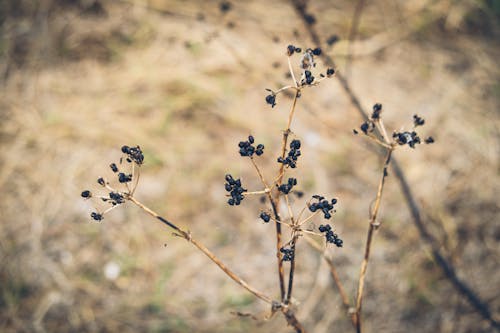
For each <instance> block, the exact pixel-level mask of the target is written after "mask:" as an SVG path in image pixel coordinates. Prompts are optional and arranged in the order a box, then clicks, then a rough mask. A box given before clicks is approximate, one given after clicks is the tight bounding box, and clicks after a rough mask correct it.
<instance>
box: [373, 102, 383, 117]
mask: <svg viewBox="0 0 500 333" xmlns="http://www.w3.org/2000/svg"><path fill="white" fill-rule="evenodd" d="M381 112H382V104H380V103H377V104H375V105H374V106H373V113H372V119H373V120H379V119H380V113H381Z"/></svg>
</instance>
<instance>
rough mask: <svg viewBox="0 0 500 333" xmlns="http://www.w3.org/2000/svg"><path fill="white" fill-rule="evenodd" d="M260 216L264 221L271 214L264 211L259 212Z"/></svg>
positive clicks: (267, 219) (267, 220)
mask: <svg viewBox="0 0 500 333" xmlns="http://www.w3.org/2000/svg"><path fill="white" fill-rule="evenodd" d="M260 218H261V219H262V220H263V221H264V222H266V223H267V222H269V221H270V220H271V215H269V214H268V213H266V212H262V213H260Z"/></svg>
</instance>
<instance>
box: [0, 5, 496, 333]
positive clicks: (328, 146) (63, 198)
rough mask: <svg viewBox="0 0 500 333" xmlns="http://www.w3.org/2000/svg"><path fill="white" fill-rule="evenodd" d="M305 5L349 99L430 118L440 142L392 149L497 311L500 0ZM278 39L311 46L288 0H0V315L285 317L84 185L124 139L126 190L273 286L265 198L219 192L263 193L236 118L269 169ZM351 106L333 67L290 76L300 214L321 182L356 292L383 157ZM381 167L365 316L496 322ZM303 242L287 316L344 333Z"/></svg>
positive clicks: (434, 223) (284, 104) (205, 325)
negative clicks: (296, 85) (131, 174)
mask: <svg viewBox="0 0 500 333" xmlns="http://www.w3.org/2000/svg"><path fill="white" fill-rule="evenodd" d="M356 6H358V8H361V9H360V10H358V16H357V18H356V15H354V13H355V12H356ZM309 12H310V13H312V14H313V15H314V17H315V20H316V23H315V24H314V26H315V28H316V29H317V30H318V32H319V34H320V38H321V40H322V42H323V43H324V45H325V47H324V48H323V51H324V52H327V53H328V54H329V55H331V56H332V57H333V58H334V59H335V61H336V62H337V65H338V68H337V70H338V71H340V72H342V73H343V74H344V75H345V76H346V77H347V78H348V80H349V82H350V84H351V85H352V88H353V90H354V92H355V93H356V94H357V95H358V96H359V97H360V100H361V103H362V105H363V107H365V108H367V109H371V106H372V105H373V104H375V103H377V102H378V103H382V104H383V107H384V114H383V116H384V119H385V124H386V126H387V127H388V129H389V131H392V130H400V129H402V128H406V129H408V128H410V127H411V123H412V116H413V114H415V113H417V114H419V115H421V116H422V117H424V118H425V120H426V125H425V126H424V127H423V128H422V130H421V132H422V136H424V137H426V136H428V135H432V136H433V137H434V138H435V140H436V143H435V144H433V145H425V146H424V145H421V146H418V147H417V148H416V149H415V150H411V149H409V148H408V149H406V148H405V149H401V150H398V151H397V152H396V154H395V156H396V158H397V159H398V160H399V162H400V163H401V165H402V167H403V168H404V171H405V173H406V175H407V178H408V181H409V183H410V185H411V187H412V189H413V191H414V193H415V195H416V198H417V200H418V203H419V205H420V206H421V207H422V211H423V218H424V221H425V223H426V225H427V226H428V227H429V229H430V230H432V233H433V235H434V236H435V237H436V238H437V239H438V240H439V241H440V244H441V249H442V251H443V252H444V253H445V254H446V257H447V258H448V259H449V260H450V261H451V262H452V263H453V264H454V265H455V267H456V269H457V271H458V275H459V277H460V278H462V279H464V280H465V281H467V282H468V283H469V285H470V286H471V287H472V288H473V289H474V290H475V291H476V292H477V293H478V295H479V296H480V297H481V298H482V299H483V300H484V301H485V302H486V303H487V304H488V305H489V307H490V309H491V311H492V312H493V313H494V315H495V316H496V318H497V319H498V314H499V313H500V297H499V296H500V295H499V290H500V289H499V283H500V271H499V270H498V267H499V254H500V253H499V250H500V249H499V245H498V244H499V242H498V241H499V239H500V226H499V221H500V219H499V201H498V197H499V194H500V193H499V189H500V187H499V185H500V178H499V176H498V175H499V170H500V169H499V148H500V147H499V125H500V122H499V117H498V115H499V111H498V110H499V106H500V103H499V96H500V76H499V74H500V70H499V66H498V59H500V48H499V46H500V45H499V41H500V39H499V36H500V31H499V17H500V1H497V0H462V1H452V0H418V1H417V0H408V1H398V0H376V1H365V2H364V5H362V6H360V5H359V1H348V0H340V1H335V2H333V1H327V0H314V1H310V2H309ZM356 20H358V25H357V28H356V29H353V28H352V27H353V21H356ZM353 32H354V33H353ZM349 39H353V41H352V43H350V42H349ZM288 44H294V45H297V46H301V47H303V48H307V47H316V45H312V42H311V40H310V37H309V34H308V33H307V31H306V29H305V26H304V25H303V21H302V20H301V19H300V18H299V16H298V15H297V13H296V12H295V11H294V8H293V6H292V5H291V3H290V2H288V1H229V2H228V1H222V2H221V1H173V0H172V1H170V0H149V1H146V0H127V1H124V0H122V1H112V0H15V1H14V0H11V1H9V0H3V1H1V2H0V85H1V89H0V142H1V151H2V157H1V159H0V188H1V193H2V200H1V201H0V216H1V225H0V281H1V283H0V331H1V332H137V331H139V332H270V331H275V332H290V331H291V329H290V328H287V327H286V322H285V321H284V320H283V318H282V316H279V315H276V316H275V317H274V318H272V319H270V320H268V321H262V320H260V321H256V320H253V319H251V318H249V317H245V318H241V317H238V316H236V315H235V314H234V312H235V311H240V312H245V313H251V314H254V315H256V316H258V317H260V318H262V317H263V316H264V315H265V314H266V311H268V310H269V309H268V307H267V305H266V304H264V303H263V302H261V301H259V300H257V299H255V298H254V297H253V296H252V295H250V294H249V293H248V292H246V291H245V290H243V289H241V288H240V287H239V286H238V285H236V284H235V283H234V282H233V281H231V280H230V279H228V278H227V277H226V276H225V275H224V274H223V273H222V272H220V271H219V269H218V268H217V267H216V266H215V265H213V264H211V263H210V262H209V261H208V259H207V258H206V257H205V256H204V255H203V254H201V253H200V252H198V251H196V250H195V249H194V248H193V247H192V246H191V245H189V244H187V243H186V242H185V241H183V240H181V239H178V238H175V237H172V235H171V232H170V231H169V230H168V229H166V228H164V226H163V225H161V224H160V223H157V222H156V221H155V220H154V219H152V218H150V217H149V216H147V215H146V214H145V213H144V212H142V211H140V210H139V209H138V208H137V207H134V206H132V205H128V204H127V205H125V206H124V207H120V208H119V209H116V210H114V211H113V212H112V213H110V214H108V215H106V216H105V220H104V221H103V222H101V223H97V222H92V221H91V220H90V212H91V211H93V210H94V208H93V206H92V204H91V202H89V201H84V200H82V199H81V198H80V192H81V191H82V190H84V189H90V190H92V191H96V192H98V191H99V186H98V185H97V183H96V179H97V178H98V177H100V176H107V177H109V176H110V173H111V171H109V168H108V165H109V163H111V162H117V160H118V159H119V158H120V156H121V153H120V151H119V149H120V147H121V146H122V145H124V144H128V145H140V146H141V148H142V149H143V150H144V152H145V156H146V162H145V165H144V166H143V168H142V173H141V181H140V184H139V188H138V190H137V193H136V195H137V198H138V199H139V200H141V201H143V202H144V203H145V204H147V205H148V206H150V207H152V208H153V209H155V210H157V211H158V212H159V213H160V214H162V215H163V216H165V217H166V218H168V219H169V220H172V221H174V222H175V223H177V224H179V225H180V226H182V227H184V228H186V229H189V230H191V231H192V233H193V235H194V236H195V237H196V238H198V239H200V240H202V241H203V242H205V244H206V245H207V246H208V247H209V248H210V249H212V250H213V251H214V252H215V253H216V254H217V255H219V256H220V258H221V259H222V260H223V261H225V262H226V263H227V264H228V265H229V266H230V267H232V268H233V269H234V270H235V271H236V272H238V273H239V274H240V275H241V276H243V277H244V278H245V279H247V280H248V281H250V282H251V284H253V285H254V286H255V287H257V288H258V289H260V290H263V291H265V292H266V293H268V294H269V295H271V296H273V297H277V295H278V294H279V290H278V283H277V275H276V263H275V252H274V241H275V231H274V226H272V225H270V224H269V225H267V224H264V223H262V221H260V220H259V219H258V215H259V212H260V210H261V209H265V205H263V204H262V203H260V202H259V200H258V198H252V199H248V200H245V201H244V202H243V204H242V206H240V207H237V208H236V207H229V206H228V205H227V204H226V198H225V192H224V174H226V173H228V172H230V173H232V174H233V175H234V176H235V177H241V178H242V180H243V183H244V184H245V186H246V187H247V188H249V189H251V190H258V189H260V184H259V180H258V178H257V176H256V175H255V171H254V170H253V169H252V166H251V164H250V163H249V161H248V160H247V159H243V158H241V157H239V155H238V154H237V146H236V145H237V142H238V141H240V140H242V139H244V138H245V137H246V136H248V135H249V134H250V133H251V134H253V135H254V136H255V137H256V140H257V142H259V143H264V144H265V145H266V151H265V154H264V155H263V156H262V158H260V159H259V163H260V165H261V166H262V168H263V170H264V172H265V174H266V175H267V178H268V179H272V178H273V177H274V175H275V174H276V170H277V168H278V165H277V163H276V162H275V161H276V157H277V156H278V150H279V147H280V142H281V135H282V132H281V131H282V130H283V129H284V128H285V125H286V118H287V115H288V109H289V107H290V103H291V98H290V97H289V96H286V95H280V96H279V98H278V105H277V106H276V107H274V108H270V107H269V105H266V103H265V100H264V97H265V96H266V95H267V92H266V91H265V88H271V89H277V88H279V87H281V86H282V85H286V84H290V79H289V78H288V76H287V73H288V68H287V59H286V56H285V51H286V46H287V45H288ZM293 61H294V62H295V63H294V64H295V65H297V64H298V61H299V59H298V58H293ZM325 69H326V68H324V66H323V64H322V63H321V61H319V62H318V70H322V71H324V70H325ZM361 122H362V120H361V118H360V116H359V115H358V113H357V112H356V111H355V109H354V108H353V106H352V105H351V104H350V102H349V99H348V97H347V96H346V95H345V93H344V92H343V90H342V89H341V86H340V85H339V84H338V80H337V79H336V78H332V79H331V80H326V81H324V82H323V83H321V84H320V85H319V86H318V87H315V88H313V89H306V90H305V91H304V93H303V96H302V97H301V98H300V99H299V103H298V107H297V113H296V118H295V119H294V123H293V126H292V130H293V136H294V137H295V138H298V139H301V140H302V142H303V149H302V153H303V155H302V157H301V159H300V161H299V168H298V169H296V170H294V171H293V175H294V176H295V177H297V178H298V182H299V189H301V190H302V191H304V193H305V195H306V196H305V197H304V198H302V199H295V201H294V203H293V206H294V209H295V210H296V211H298V210H300V209H301V208H302V207H303V205H304V202H305V199H306V198H308V197H310V195H312V194H316V193H320V194H323V195H325V196H327V197H330V198H331V197H336V198H338V199H339V204H338V207H337V213H336V216H335V220H334V221H335V223H334V224H335V228H336V230H337V232H338V233H339V235H340V236H341V238H343V240H344V247H343V248H341V249H337V248H336V247H335V248H330V249H329V250H328V252H329V254H330V255H332V256H333V260H334V262H335V263H336V265H337V269H338V271H339V275H340V278H341V279H342V281H343V282H344V285H345V287H346V291H347V292H348V294H349V297H350V298H351V299H353V298H354V295H355V290H356V285H357V278H358V274H359V266H360V263H361V259H362V255H363V248H364V242H365V239H366V229H367V223H368V207H369V205H370V203H371V201H372V200H373V198H374V196H375V193H376V187H377V183H378V180H379V177H380V174H381V165H382V163H383V160H382V158H381V157H379V156H378V155H377V154H376V153H375V152H374V150H373V145H372V144H371V143H370V142H368V140H366V139H365V138H363V137H359V136H354V135H353V134H352V129H353V128H356V127H358V126H359V124H360V123H361ZM290 175H292V174H290ZM391 176H392V172H391V171H389V178H388V181H387V185H386V191H385V193H384V199H383V202H382V207H381V212H380V221H381V222H382V223H383V226H382V228H380V230H379V231H378V232H377V234H376V237H375V240H374V244H373V248H372V258H371V261H370V265H369V268H368V275H367V285H366V294H365V300H364V305H363V306H364V307H363V310H364V327H365V329H366V331H367V332H406V331H408V332H414V331H418V332H491V328H489V326H488V323H487V322H486V321H485V320H483V319H482V317H481V316H480V315H478V314H477V312H475V311H474V309H473V308H472V307H471V306H470V305H469V304H468V303H467V302H466V301H465V300H464V299H463V298H462V297H461V296H460V295H459V294H458V293H457V292H456V290H455V289H454V288H453V287H452V286H451V284H450V283H449V281H448V280H447V279H446V278H445V277H444V275H443V274H442V271H441V269H440V268H439V266H437V265H436V263H435V262H434V261H433V258H432V256H431V254H430V251H429V248H428V247H427V246H426V245H425V244H424V243H423V242H422V240H421V239H420V237H419V235H418V232H417V230H416V228H415V226H414V224H413V223H412V220H411V217H410V215H409V212H408V209H407V206H406V202H405V200H404V198H403V195H402V193H401V191H400V188H399V185H398V182H397V180H396V178H395V177H391ZM316 222H318V223H320V222H321V221H320V220H318V221H316ZM297 251H298V254H297V256H298V264H297V275H296V279H295V281H296V285H295V298H296V301H297V303H298V304H299V308H298V309H299V310H298V317H299V319H301V320H302V321H303V322H304V324H305V325H306V327H307V328H308V329H309V331H310V332H332V331H338V332H349V331H352V328H351V324H350V321H349V318H348V317H347V316H346V314H345V310H344V309H343V307H342V303H341V300H340V297H339V296H338V292H337V290H336V288H335V286H334V284H333V282H332V279H331V277H330V275H329V271H328V268H327V267H326V266H325V264H324V262H323V261H322V260H321V258H320V257H319V256H318V254H317V253H316V252H314V251H313V250H312V249H311V248H309V247H308V245H307V244H306V243H305V242H301V243H299V247H298V250H297Z"/></svg>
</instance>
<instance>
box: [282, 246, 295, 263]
mask: <svg viewBox="0 0 500 333" xmlns="http://www.w3.org/2000/svg"><path fill="white" fill-rule="evenodd" d="M280 252H281V253H283V258H282V259H281V260H283V261H292V259H293V257H294V256H295V251H294V249H293V248H287V247H282V248H281V249H280Z"/></svg>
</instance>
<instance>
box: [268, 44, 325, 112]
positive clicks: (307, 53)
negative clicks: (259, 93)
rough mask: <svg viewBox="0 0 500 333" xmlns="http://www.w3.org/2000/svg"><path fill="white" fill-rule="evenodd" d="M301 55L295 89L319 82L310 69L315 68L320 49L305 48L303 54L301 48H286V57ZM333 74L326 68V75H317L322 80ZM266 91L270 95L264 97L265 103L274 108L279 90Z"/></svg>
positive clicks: (291, 46)
mask: <svg viewBox="0 0 500 333" xmlns="http://www.w3.org/2000/svg"><path fill="white" fill-rule="evenodd" d="M301 53H302V56H301V58H300V69H301V70H302V75H301V77H300V80H299V82H295V87H296V88H298V87H299V86H300V87H304V86H309V85H312V84H316V83H317V82H319V81H318V80H316V78H315V77H314V75H313V73H312V69H313V68H315V67H316V62H315V61H314V57H315V56H319V55H321V53H322V51H321V48H319V47H316V48H314V49H311V48H307V49H305V50H304V52H302V48H301V47H297V46H294V45H288V46H287V48H286V54H287V55H288V57H291V56H293V55H294V54H301ZM333 74H335V70H334V69H333V68H328V69H327V70H326V75H325V74H323V73H320V74H319V75H320V77H321V78H324V77H325V76H326V77H330V76H332V75H333ZM266 90H267V91H269V92H270V94H269V95H267V96H266V103H267V104H269V105H271V107H273V108H274V106H275V105H276V95H277V94H278V93H279V92H280V90H278V91H277V92H274V91H272V90H271V89H266ZM297 96H298V97H299V96H300V90H298V91H297Z"/></svg>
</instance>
